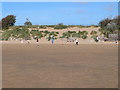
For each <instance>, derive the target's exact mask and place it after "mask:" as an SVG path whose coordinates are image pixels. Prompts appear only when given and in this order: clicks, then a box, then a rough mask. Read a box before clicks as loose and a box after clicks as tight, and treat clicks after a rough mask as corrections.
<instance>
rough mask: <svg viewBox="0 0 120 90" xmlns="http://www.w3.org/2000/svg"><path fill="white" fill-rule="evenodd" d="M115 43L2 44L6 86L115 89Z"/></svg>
mask: <svg viewBox="0 0 120 90" xmlns="http://www.w3.org/2000/svg"><path fill="white" fill-rule="evenodd" d="M117 51H118V46H117V45H114V44H111V45H110V44H109V45H107V44H105V45H104V44H98V45H97V44H94V45H92V44H82V45H78V46H76V45H73V44H71V45H60V44H56V45H50V44H41V45H39V46H37V45H35V44H25V45H22V44H3V53H2V54H3V55H2V57H3V74H2V75H3V82H2V83H3V88H116V87H118V52H117Z"/></svg>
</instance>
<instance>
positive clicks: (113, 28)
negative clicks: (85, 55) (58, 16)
mask: <svg viewBox="0 0 120 90" xmlns="http://www.w3.org/2000/svg"><path fill="white" fill-rule="evenodd" d="M15 22H16V16H14V15H8V16H7V17H5V18H3V19H2V20H1V21H0V28H1V27H2V30H3V31H2V32H1V33H2V40H9V39H24V40H27V39H31V38H34V39H36V38H39V39H41V38H46V39H47V40H48V41H49V40H51V39H52V38H54V39H57V38H58V35H59V32H55V31H52V32H50V31H47V30H46V31H40V30H39V29H41V30H42V29H48V28H51V29H52V28H53V29H67V28H72V27H78V28H89V27H100V29H99V31H100V33H101V35H104V37H107V38H108V36H109V34H118V33H119V30H120V16H117V17H115V18H113V19H109V18H106V19H104V20H102V21H100V22H99V26H98V25H89V26H83V25H64V24H63V23H59V24H57V25H32V22H30V21H29V19H26V22H25V23H24V25H23V26H14V24H15ZM90 35H91V38H93V39H94V40H96V37H97V36H98V33H97V31H92V32H91V33H90ZM87 37H88V32H87V31H68V32H64V33H63V34H62V36H61V37H60V38H67V39H69V38H82V39H86V38H87Z"/></svg>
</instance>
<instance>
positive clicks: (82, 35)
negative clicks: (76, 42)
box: [60, 31, 88, 39]
mask: <svg viewBox="0 0 120 90" xmlns="http://www.w3.org/2000/svg"><path fill="white" fill-rule="evenodd" d="M87 35H88V32H87V31H78V32H76V31H68V32H65V33H63V34H62V36H61V37H60V38H67V39H69V38H70V37H74V38H82V39H86V38H87V37H88V36H87Z"/></svg>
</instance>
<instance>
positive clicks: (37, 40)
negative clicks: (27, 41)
mask: <svg viewBox="0 0 120 90" xmlns="http://www.w3.org/2000/svg"><path fill="white" fill-rule="evenodd" d="M36 42H37V46H39V44H38V42H39V39H38V38H36Z"/></svg>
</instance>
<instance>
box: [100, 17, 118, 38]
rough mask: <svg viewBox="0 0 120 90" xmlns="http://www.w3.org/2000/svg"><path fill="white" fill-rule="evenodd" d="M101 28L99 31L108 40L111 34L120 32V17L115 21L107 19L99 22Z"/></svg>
mask: <svg viewBox="0 0 120 90" xmlns="http://www.w3.org/2000/svg"><path fill="white" fill-rule="evenodd" d="M99 26H100V27H101V28H100V29H99V31H100V32H101V34H103V35H104V36H105V37H107V38H108V35H109V34H118V33H119V30H120V16H117V17H115V18H114V19H109V18H106V19H104V20H102V21H100V22H99Z"/></svg>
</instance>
